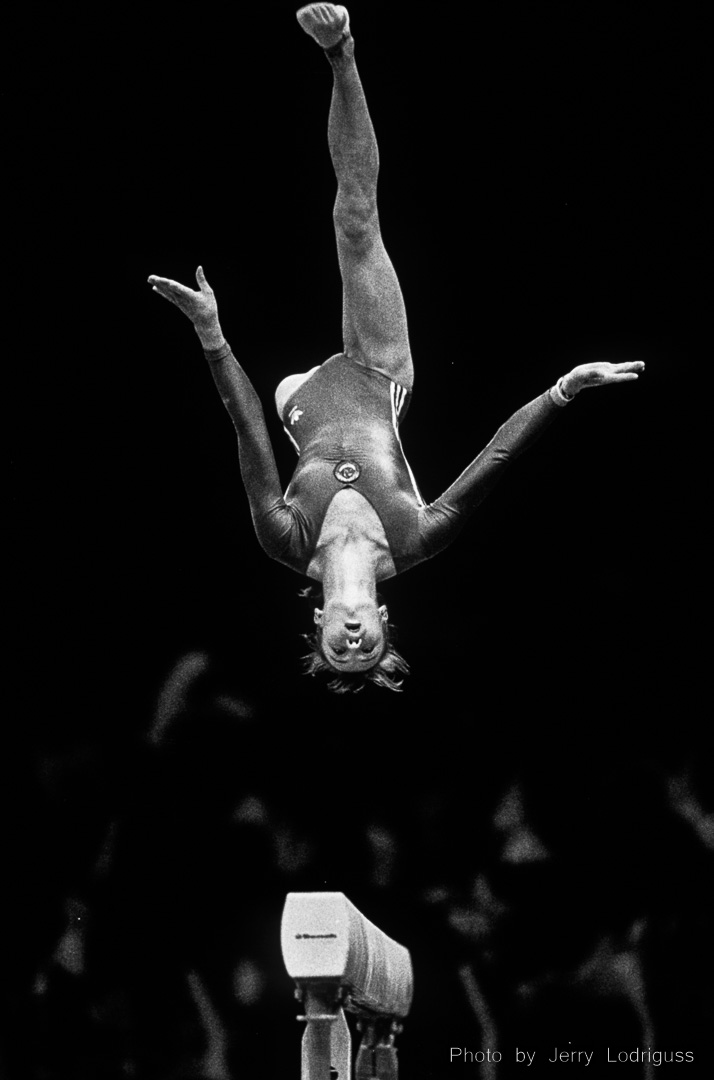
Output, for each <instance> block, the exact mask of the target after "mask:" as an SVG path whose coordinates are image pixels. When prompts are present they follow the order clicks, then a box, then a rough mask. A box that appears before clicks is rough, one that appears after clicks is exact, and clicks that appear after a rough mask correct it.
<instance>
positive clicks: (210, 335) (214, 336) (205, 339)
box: [193, 316, 226, 350]
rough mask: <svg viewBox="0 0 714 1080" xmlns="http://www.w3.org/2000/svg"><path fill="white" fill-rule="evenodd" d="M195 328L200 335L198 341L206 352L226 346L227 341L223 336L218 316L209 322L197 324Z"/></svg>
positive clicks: (194, 325)
mask: <svg viewBox="0 0 714 1080" xmlns="http://www.w3.org/2000/svg"><path fill="white" fill-rule="evenodd" d="M193 328H194V330H195V331H196V333H197V334H198V340H199V341H200V342H201V345H202V346H203V348H204V350H208V349H220V348H221V347H222V346H223V345H225V344H226V339H225V338H224V336H223V331H222V330H221V324H220V323H219V321H218V316H215V317H214V318H211V319H208V320H207V321H201V322H195V323H194V324H193Z"/></svg>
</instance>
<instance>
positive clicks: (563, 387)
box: [550, 375, 578, 407]
mask: <svg viewBox="0 0 714 1080" xmlns="http://www.w3.org/2000/svg"><path fill="white" fill-rule="evenodd" d="M577 392H578V388H577V387H575V386H573V385H572V380H570V382H568V376H567V375H561V377H560V378H559V379H558V381H557V383H556V384H555V386H554V387H552V389H551V391H550V396H551V400H552V401H553V403H554V404H555V405H560V406H561V407H564V406H565V405H569V404H570V402H571V401H572V400H573V398H574V397H575V395H576V394H577Z"/></svg>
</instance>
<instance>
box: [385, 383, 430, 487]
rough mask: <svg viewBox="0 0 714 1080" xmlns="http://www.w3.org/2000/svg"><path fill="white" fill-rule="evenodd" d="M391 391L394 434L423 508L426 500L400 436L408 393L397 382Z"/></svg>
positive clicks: (392, 384)
mask: <svg viewBox="0 0 714 1080" xmlns="http://www.w3.org/2000/svg"><path fill="white" fill-rule="evenodd" d="M389 389H390V396H391V399H392V425H393V427H394V434H395V435H396V437H397V442H398V443H399V449H400V450H401V452H402V457H403V458H404V464H405V465H406V467H407V472H408V473H409V479H410V480H411V482H412V487H413V488H414V494H415V495H416V497H417V502H418V503H419V505H420V506H423V505H424V500H423V499H422V497H421V494H420V492H419V488H418V487H417V483H416V480H415V479H414V473H413V472H412V468H411V465H410V464H409V462H408V461H407V455H406V454H405V453H404V447H403V446H402V440H401V438H400V436H399V413H400V412H401V410H402V406H403V404H404V402H405V401H406V398H407V391H406V390H405V389H404V387H403V386H400V385H399V383H395V382H393V383H390V387H389Z"/></svg>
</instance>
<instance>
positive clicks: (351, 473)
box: [335, 461, 360, 484]
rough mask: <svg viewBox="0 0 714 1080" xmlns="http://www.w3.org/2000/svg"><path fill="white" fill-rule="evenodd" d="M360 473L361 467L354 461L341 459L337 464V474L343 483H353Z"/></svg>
mask: <svg viewBox="0 0 714 1080" xmlns="http://www.w3.org/2000/svg"><path fill="white" fill-rule="evenodd" d="M359 474H360V467H359V465H357V464H356V463H355V462H354V461H341V462H340V464H339V465H335V476H336V477H337V479H338V480H339V481H340V483H341V484H351V483H353V482H354V481H355V480H356V479H357V477H358V476H359Z"/></svg>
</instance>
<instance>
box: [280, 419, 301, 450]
mask: <svg viewBox="0 0 714 1080" xmlns="http://www.w3.org/2000/svg"><path fill="white" fill-rule="evenodd" d="M283 431H284V432H285V434H286V435H287V437H288V438H289V439H290V442H291V443H292V444H293V446H294V447H295V450H296V451H297V456H298V457H300V447H299V446H298V444H297V443H296V442H295V440H294V439H293V437H292V435H291V434H290V432H289V431H288V429H287V428H286V427H285V424H283Z"/></svg>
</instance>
